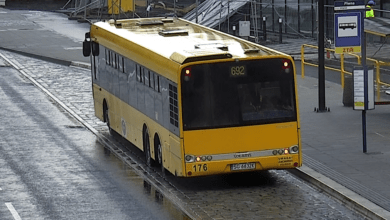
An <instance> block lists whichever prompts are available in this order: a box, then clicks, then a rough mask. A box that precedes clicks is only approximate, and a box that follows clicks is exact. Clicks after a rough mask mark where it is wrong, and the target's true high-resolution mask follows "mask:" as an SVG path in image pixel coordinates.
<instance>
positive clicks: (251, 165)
mask: <svg viewBox="0 0 390 220" xmlns="http://www.w3.org/2000/svg"><path fill="white" fill-rule="evenodd" d="M255 168H256V163H236V164H231V165H230V170H252V169H255Z"/></svg>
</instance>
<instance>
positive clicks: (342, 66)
mask: <svg viewBox="0 0 390 220" xmlns="http://www.w3.org/2000/svg"><path fill="white" fill-rule="evenodd" d="M305 47H309V48H313V49H318V46H315V45H310V44H303V45H302V46H301V77H302V78H305V65H308V66H314V67H318V64H315V63H309V62H307V61H305ZM325 50H326V52H332V53H334V52H335V50H334V49H329V48H325ZM346 55H347V56H352V57H355V58H356V59H357V64H358V65H360V64H361V61H362V57H361V56H359V55H357V54H353V53H345V54H344V53H342V54H340V69H337V68H334V67H329V66H325V69H328V70H333V71H337V72H340V76H341V87H342V88H344V77H345V74H349V75H352V73H351V72H348V71H346V70H345V56H346ZM367 61H370V62H373V63H374V66H375V69H376V79H375V82H376V85H377V86H376V96H377V99H378V100H379V99H380V88H381V86H388V87H390V84H389V83H386V82H383V81H381V78H380V70H381V66H390V62H383V61H379V60H376V59H372V58H367Z"/></svg>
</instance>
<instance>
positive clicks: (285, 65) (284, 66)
mask: <svg viewBox="0 0 390 220" xmlns="http://www.w3.org/2000/svg"><path fill="white" fill-rule="evenodd" d="M282 69H283V70H284V72H285V73H290V72H291V61H290V60H288V59H283V60H282Z"/></svg>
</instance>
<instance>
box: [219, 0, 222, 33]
mask: <svg viewBox="0 0 390 220" xmlns="http://www.w3.org/2000/svg"><path fill="white" fill-rule="evenodd" d="M221 18H222V0H221V8H220V10H219V30H221Z"/></svg>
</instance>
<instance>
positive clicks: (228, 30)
mask: <svg viewBox="0 0 390 220" xmlns="http://www.w3.org/2000/svg"><path fill="white" fill-rule="evenodd" d="M255 10H256V7H255ZM229 11H230V0H228V11H227V22H228V27H227V28H228V29H227V32H228V34H230V33H229V32H230V24H229V23H230V22H229V18H230V16H229Z"/></svg>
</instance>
